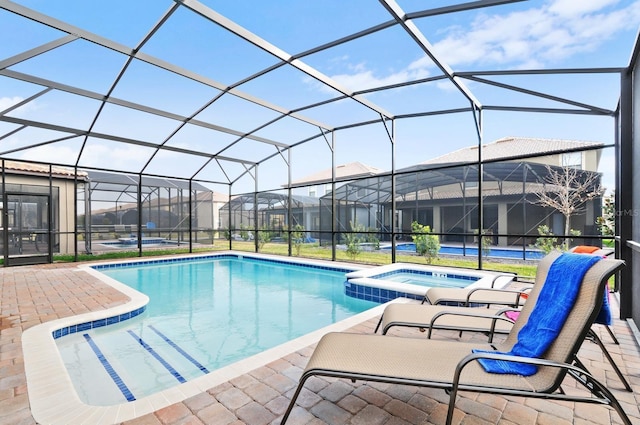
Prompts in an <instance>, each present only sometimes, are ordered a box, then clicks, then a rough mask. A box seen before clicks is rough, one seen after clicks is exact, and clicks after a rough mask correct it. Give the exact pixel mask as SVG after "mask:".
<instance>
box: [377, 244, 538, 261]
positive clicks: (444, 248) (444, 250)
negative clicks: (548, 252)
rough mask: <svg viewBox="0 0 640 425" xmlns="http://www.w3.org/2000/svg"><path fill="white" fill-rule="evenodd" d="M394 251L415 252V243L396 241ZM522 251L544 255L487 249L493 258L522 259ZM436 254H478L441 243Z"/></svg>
mask: <svg viewBox="0 0 640 425" xmlns="http://www.w3.org/2000/svg"><path fill="white" fill-rule="evenodd" d="M380 249H383V250H391V246H385V247H382V248H380ZM396 251H400V252H402V251H406V252H416V245H415V244H414V243H412V242H406V243H397V244H396ZM523 253H524V259H525V260H539V259H541V258H542V257H544V252H542V251H539V250H533V249H527V250H525V251H523V250H522V249H516V248H495V247H491V249H490V250H489V254H488V256H489V257H495V258H517V259H522V256H523ZM438 254H446V255H468V256H478V248H476V247H461V246H448V245H441V246H440V251H438Z"/></svg>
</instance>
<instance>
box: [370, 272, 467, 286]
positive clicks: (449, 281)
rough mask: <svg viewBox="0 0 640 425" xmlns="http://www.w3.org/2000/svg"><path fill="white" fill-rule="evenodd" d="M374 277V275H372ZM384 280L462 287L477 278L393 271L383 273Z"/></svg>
mask: <svg viewBox="0 0 640 425" xmlns="http://www.w3.org/2000/svg"><path fill="white" fill-rule="evenodd" d="M374 278H376V277H374ZM383 278H384V280H387V281H391V282H398V283H411V284H414V285H421V286H425V287H446V288H464V287H465V286H469V284H470V283H472V282H474V281H476V280H478V278H475V279H474V280H470V279H462V278H457V277H455V276H450V275H446V274H444V276H443V274H438V273H433V274H426V273H411V272H395V273H390V274H387V275H385V276H384V277H383Z"/></svg>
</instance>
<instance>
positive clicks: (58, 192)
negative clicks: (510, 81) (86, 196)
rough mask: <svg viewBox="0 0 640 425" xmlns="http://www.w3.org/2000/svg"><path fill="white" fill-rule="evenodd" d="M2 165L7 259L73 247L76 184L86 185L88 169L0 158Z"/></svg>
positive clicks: (33, 259)
mask: <svg viewBox="0 0 640 425" xmlns="http://www.w3.org/2000/svg"><path fill="white" fill-rule="evenodd" d="M0 169H1V170H2V179H3V180H2V181H3V182H4V184H0V187H1V190H2V192H1V193H0V197H1V198H2V203H0V213H1V216H2V223H3V226H2V228H1V231H0V238H1V246H0V253H1V254H2V256H3V258H4V264H5V265H20V264H38V263H47V262H50V261H51V259H52V255H53V254H54V253H60V254H66V253H72V252H74V240H75V233H74V231H75V210H76V209H75V206H76V187H77V188H78V191H79V192H80V193H82V191H83V190H84V189H86V183H87V173H85V172H83V171H74V170H73V169H71V168H66V167H58V166H53V165H44V164H37V163H31V162H21V161H11V160H0ZM81 196H82V195H80V196H79V197H81Z"/></svg>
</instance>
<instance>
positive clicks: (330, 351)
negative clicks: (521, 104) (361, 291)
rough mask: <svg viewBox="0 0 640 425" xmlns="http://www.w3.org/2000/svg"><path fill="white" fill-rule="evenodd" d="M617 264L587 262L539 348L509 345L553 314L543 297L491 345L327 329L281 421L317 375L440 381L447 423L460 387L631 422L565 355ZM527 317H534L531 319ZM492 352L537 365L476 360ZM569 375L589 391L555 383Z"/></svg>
mask: <svg viewBox="0 0 640 425" xmlns="http://www.w3.org/2000/svg"><path fill="white" fill-rule="evenodd" d="M564 255H571V254H564ZM622 265H623V263H622V262H621V261H620V260H609V259H601V260H599V261H597V262H596V263H595V264H594V265H592V266H590V267H589V269H588V270H587V272H586V274H585V275H584V276H583V277H582V279H581V281H580V282H579V283H578V284H577V285H575V288H576V291H577V293H576V295H575V299H570V298H571V297H555V299H557V300H560V301H561V303H563V305H562V308H564V309H566V311H567V316H566V320H563V321H562V323H559V322H560V321H559V320H558V321H556V322H555V323H556V324H557V325H558V326H559V327H558V334H557V335H556V337H555V338H553V339H552V340H550V342H549V345H548V346H546V348H545V349H544V351H543V352H542V353H541V354H540V355H536V356H531V357H530V356H524V355H517V356H514V355H513V353H510V351H511V350H512V349H513V350H516V348H517V347H519V346H522V345H527V344H530V343H531V342H532V341H531V340H530V339H529V338H528V336H527V335H531V331H530V329H531V327H532V326H533V327H535V326H536V325H537V324H538V323H540V321H539V320H538V319H539V318H540V315H543V317H544V315H546V316H550V317H552V318H554V319H555V318H557V317H558V314H557V313H556V311H555V310H554V311H549V309H551V307H549V303H546V302H545V303H540V305H541V306H543V307H540V308H535V306H536V304H537V303H536V302H535V301H534V302H533V303H526V304H525V305H524V307H523V308H522V312H521V314H520V316H519V317H518V319H517V320H516V322H515V323H514V325H513V327H512V329H511V331H510V332H509V334H508V336H507V338H506V340H505V341H504V342H502V343H499V344H493V345H492V344H482V343H478V344H474V343H464V342H456V341H445V340H433V339H430V340H429V339H424V338H406V337H394V336H382V335H366V334H354V333H348V332H334V333H329V334H326V335H325V336H323V337H322V338H321V340H320V341H319V342H318V344H317V346H316V348H315V350H314V352H313V354H312V355H311V358H310V359H309V362H308V364H307V367H306V368H305V370H304V372H303V373H302V376H301V377H300V381H299V383H298V386H297V388H296V390H295V392H294V394H293V397H292V399H291V402H290V403H289V406H288V408H287V410H286V411H285V414H284V416H283V418H282V422H281V424H284V423H285V422H286V421H287V419H288V417H289V415H290V414H291V411H292V409H293V407H294V406H295V403H296V399H297V398H298V395H299V394H300V391H301V390H302V388H303V386H304V384H305V382H306V381H307V379H309V378H310V377H312V376H316V375H319V376H329V377H336V378H346V379H351V380H358V379H359V380H364V381H377V382H386V383H392V384H405V385H416V386H424V387H432V388H441V389H444V390H445V391H447V392H448V393H449V408H448V411H447V419H446V424H447V425H450V424H451V421H452V418H453V413H454V407H455V401H456V397H457V394H458V391H461V390H462V391H473V392H481V393H493V394H503V395H512V396H514V395H515V396H524V397H537V398H545V399H558V400H568V401H576V402H586V403H599V404H606V405H609V406H611V407H612V408H613V409H615V410H616V412H617V413H618V414H619V416H620V417H621V419H622V421H623V423H624V424H626V425H631V421H630V419H629V417H628V416H627V415H626V413H625V412H624V410H623V409H622V407H621V406H620V403H619V402H618V401H617V400H616V398H615V397H614V396H613V394H612V393H611V392H610V391H609V390H608V389H607V388H606V387H605V386H604V385H602V384H601V383H600V382H598V381H597V380H596V379H595V378H594V377H593V376H591V375H590V374H589V373H588V372H586V371H585V370H584V369H583V368H582V367H580V365H576V364H570V363H568V362H573V361H574V359H575V355H576V353H577V352H578V350H579V348H580V346H581V344H582V342H583V341H584V339H585V336H586V334H587V332H588V331H589V328H590V326H591V324H592V323H593V321H594V320H595V318H596V316H597V314H598V311H599V308H600V306H601V303H602V293H603V291H604V286H605V284H606V282H607V279H608V278H609V276H611V275H612V274H613V273H615V272H616V271H617V270H618V269H620V268H621V267H622ZM557 281H558V280H557V279H547V280H546V281H545V282H544V283H543V284H541V285H535V286H534V288H533V289H532V291H531V293H530V296H529V299H530V300H537V297H539V296H540V298H543V296H542V294H543V293H544V297H545V298H547V297H548V294H549V293H550V292H551V293H553V291H554V290H556V289H557V288H558V284H557ZM545 287H546V288H547V289H544V288H545ZM565 298H567V299H566V300H565ZM554 304H555V303H554ZM529 317H532V320H531V323H530V324H529V322H528V319H529ZM545 318H548V317H545ZM551 323H554V322H553V321H552V322H551ZM525 329H526V331H525ZM519 334H520V335H519ZM519 336H520V339H519ZM481 359H484V360H481ZM492 360H501V361H502V362H501V363H500V364H505V365H508V366H511V367H515V366H514V365H517V366H518V367H534V369H535V370H534V371H533V372H532V373H531V374H528V373H527V374H524V373H519V372H518V373H493V372H488V371H487V370H485V368H484V367H485V366H483V365H481V364H480V362H481V361H482V362H484V363H487V362H489V363H490V362H491V361H492ZM532 365H533V366H532ZM566 376H571V377H572V378H574V379H575V380H576V381H578V382H579V383H580V384H582V385H583V386H584V388H585V389H586V390H587V391H589V392H590V393H591V394H590V395H579V394H576V393H573V394H565V393H564V392H561V391H557V390H558V389H559V388H560V385H561V383H562V381H563V379H564V378H565V377H566Z"/></svg>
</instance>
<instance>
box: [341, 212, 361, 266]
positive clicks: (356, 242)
mask: <svg viewBox="0 0 640 425" xmlns="http://www.w3.org/2000/svg"><path fill="white" fill-rule="evenodd" d="M349 226H351V232H352V233H344V234H343V235H342V236H343V237H344V240H345V244H346V245H347V256H348V257H349V258H350V259H351V260H355V259H356V257H357V256H358V254H360V252H362V246H361V245H360V244H361V243H362V241H363V238H362V236H361V235H360V233H358V232H364V226H363V225H362V224H358V223H353V222H351V221H350V222H349Z"/></svg>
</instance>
